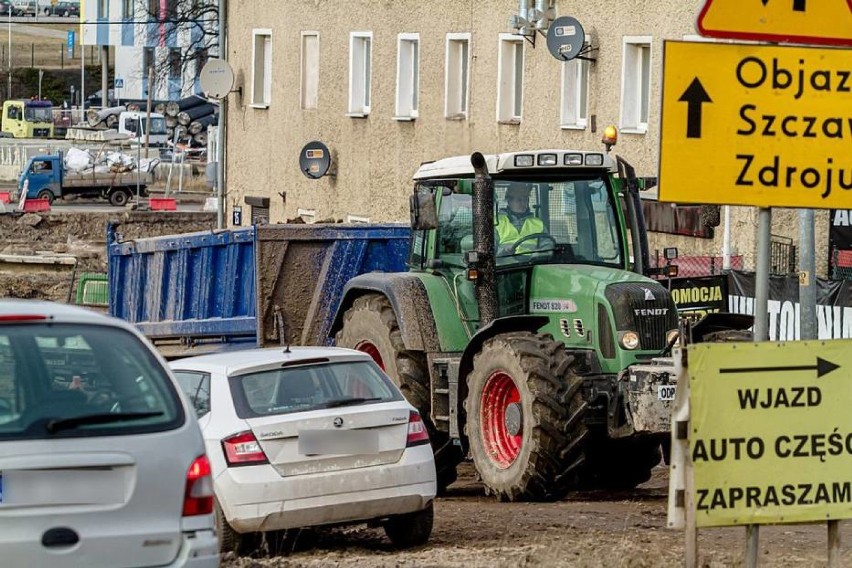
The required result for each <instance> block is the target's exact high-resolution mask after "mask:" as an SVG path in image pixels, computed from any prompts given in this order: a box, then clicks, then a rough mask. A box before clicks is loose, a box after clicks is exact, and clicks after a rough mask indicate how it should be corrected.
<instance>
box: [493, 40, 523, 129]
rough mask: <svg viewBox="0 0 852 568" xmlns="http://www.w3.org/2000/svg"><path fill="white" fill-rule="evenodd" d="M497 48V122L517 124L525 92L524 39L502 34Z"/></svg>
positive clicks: (519, 119)
mask: <svg viewBox="0 0 852 568" xmlns="http://www.w3.org/2000/svg"><path fill="white" fill-rule="evenodd" d="M497 47H498V53H497V121H498V122H509V123H513V124H517V123H519V122H520V121H521V109H522V106H521V105H522V102H523V90H524V38H523V37H520V36H517V35H514V34H500V39H499V40H498V42H497Z"/></svg>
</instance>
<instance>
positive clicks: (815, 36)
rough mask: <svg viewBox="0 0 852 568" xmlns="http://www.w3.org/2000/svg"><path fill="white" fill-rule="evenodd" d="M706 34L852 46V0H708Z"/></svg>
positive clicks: (701, 22) (702, 21)
mask: <svg viewBox="0 0 852 568" xmlns="http://www.w3.org/2000/svg"><path fill="white" fill-rule="evenodd" d="M698 31H699V33H700V34H701V35H703V36H708V37H721V38H728V39H753V40H765V41H774V42H791V43H806V44H823V45H850V46H852V0H706V2H705V4H704V7H703V8H702V9H701V13H700V14H699V15H698Z"/></svg>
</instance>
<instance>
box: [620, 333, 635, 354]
mask: <svg viewBox="0 0 852 568" xmlns="http://www.w3.org/2000/svg"><path fill="white" fill-rule="evenodd" d="M621 346H622V347H624V348H625V349H630V350H631V351H632V350H633V349H638V348H639V334H637V333H636V332H635V331H625V332H623V333H622V334H621Z"/></svg>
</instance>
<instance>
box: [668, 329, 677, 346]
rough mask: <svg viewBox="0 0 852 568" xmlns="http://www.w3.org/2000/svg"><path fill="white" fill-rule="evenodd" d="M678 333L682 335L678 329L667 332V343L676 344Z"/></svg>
mask: <svg viewBox="0 0 852 568" xmlns="http://www.w3.org/2000/svg"><path fill="white" fill-rule="evenodd" d="M678 335H680V332H679V331H678V330H676V329H672V330H671V331H669V332H668V333H667V334H666V345H674V344H675V340H676V339H677V337H678Z"/></svg>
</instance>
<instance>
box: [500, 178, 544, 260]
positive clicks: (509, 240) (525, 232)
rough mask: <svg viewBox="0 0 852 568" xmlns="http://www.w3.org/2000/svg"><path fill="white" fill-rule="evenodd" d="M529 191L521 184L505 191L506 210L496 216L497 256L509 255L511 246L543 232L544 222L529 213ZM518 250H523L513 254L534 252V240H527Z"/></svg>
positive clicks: (530, 189)
mask: <svg viewBox="0 0 852 568" xmlns="http://www.w3.org/2000/svg"><path fill="white" fill-rule="evenodd" d="M531 191H532V188H530V187H528V186H526V185H521V184H512V185H510V186H509V188H508V189H507V190H506V209H501V210H500V212H499V213H498V214H497V255H498V256H500V255H506V254H511V253H512V248H513V245H514V244H515V243H516V242H518V241H520V240H521V239H523V238H524V237H528V236H529V235H536V234H541V233H544V232H545V231H544V222H543V221H542V220H541V219H539V218H538V217H536V216H535V215H533V213H532V211H530V193H531ZM527 245H529V246H527ZM520 249H524V250H518V251H515V252H531V251H532V250H535V240H534V239H529V240H528V241H527V242H526V243H524V244H522V245H521V247H520ZM526 249H530V250H526Z"/></svg>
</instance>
